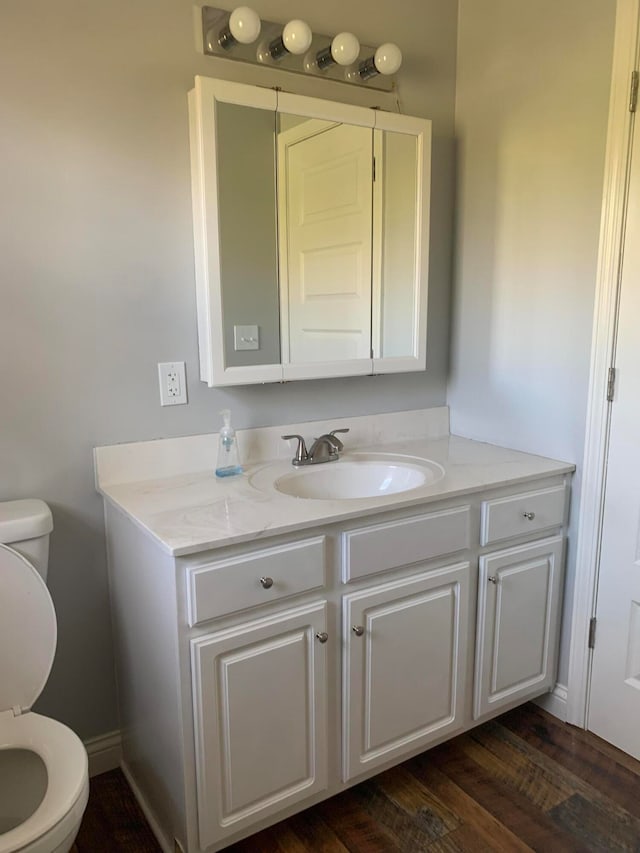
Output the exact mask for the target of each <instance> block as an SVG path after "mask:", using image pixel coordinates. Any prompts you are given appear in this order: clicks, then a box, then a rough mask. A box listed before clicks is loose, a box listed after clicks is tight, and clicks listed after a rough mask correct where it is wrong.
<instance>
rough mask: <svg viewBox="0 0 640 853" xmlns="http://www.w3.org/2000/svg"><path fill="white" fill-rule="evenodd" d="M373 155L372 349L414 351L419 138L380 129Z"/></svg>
mask: <svg viewBox="0 0 640 853" xmlns="http://www.w3.org/2000/svg"><path fill="white" fill-rule="evenodd" d="M374 155H375V164H376V174H375V183H374V190H373V275H372V281H373V306H372V312H373V320H372V336H373V337H372V348H373V354H374V357H375V358H397V357H401V356H411V355H413V353H414V351H415V346H416V341H415V340H414V336H415V331H416V323H415V317H416V312H417V310H418V306H417V305H416V294H417V288H416V271H417V263H418V258H417V251H418V246H417V237H418V232H417V227H416V225H417V223H416V213H417V210H418V201H417V194H418V192H419V189H420V187H419V183H418V174H417V170H418V152H417V141H416V137H415V135H412V134H407V133H394V132H392V131H389V130H385V131H381V130H375V131H374Z"/></svg>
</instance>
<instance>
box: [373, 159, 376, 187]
mask: <svg viewBox="0 0 640 853" xmlns="http://www.w3.org/2000/svg"><path fill="white" fill-rule="evenodd" d="M372 171H373V182H374V183H375V180H376V158H375V157H374V158H373V167H372Z"/></svg>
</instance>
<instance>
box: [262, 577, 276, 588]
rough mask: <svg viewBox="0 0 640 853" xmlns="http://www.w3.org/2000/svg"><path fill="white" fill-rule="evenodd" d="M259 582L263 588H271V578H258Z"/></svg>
mask: <svg viewBox="0 0 640 853" xmlns="http://www.w3.org/2000/svg"><path fill="white" fill-rule="evenodd" d="M260 583H261V584H262V586H263V588H264V589H271V587H272V586H273V578H260Z"/></svg>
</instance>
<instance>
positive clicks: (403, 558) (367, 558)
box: [342, 506, 470, 583]
mask: <svg viewBox="0 0 640 853" xmlns="http://www.w3.org/2000/svg"><path fill="white" fill-rule="evenodd" d="M469 537H470V508H469V507H468V506H461V507H455V508H453V509H447V510H443V511H442V512H432V513H429V514H427V515H418V516H414V517H413V518H402V519H400V520H398V521H391V522H389V523H387V524H375V525H373V526H371V527H361V528H356V529H355V530H347V531H346V532H345V533H343V534H342V582H343V583H349V581H354V580H359V579H360V578H364V577H367V576H368V575H375V574H377V573H378V572H384V571H386V570H387V569H395V568H398V567H399V566H406V565H410V564H411V563H418V562H421V561H423V560H431V559H433V558H434V557H441V556H444V555H445V554H453V553H454V552H455V551H463V550H465V549H466V548H469V547H470V541H469Z"/></svg>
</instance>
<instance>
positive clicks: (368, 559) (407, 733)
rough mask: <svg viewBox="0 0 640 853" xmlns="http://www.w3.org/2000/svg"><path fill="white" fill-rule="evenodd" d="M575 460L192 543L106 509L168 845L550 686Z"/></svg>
mask: <svg viewBox="0 0 640 853" xmlns="http://www.w3.org/2000/svg"><path fill="white" fill-rule="evenodd" d="M566 470H567V469H565V471H563V472H560V473H556V474H550V475H548V476H546V477H538V478H537V479H534V480H529V481H527V482H525V483H524V484H523V483H522V482H520V483H516V484H514V485H511V486H510V485H509V484H508V482H507V483H506V484H505V483H504V482H502V483H501V484H500V485H499V486H497V487H495V488H493V489H485V490H484V491H482V490H479V489H476V490H475V491H474V490H470V489H467V490H466V491H459V492H457V493H454V494H451V495H449V496H446V497H443V498H441V499H439V500H433V499H432V500H430V501H425V502H424V503H422V504H417V505H414V506H409V507H405V508H393V507H391V508H389V509H388V510H387V511H382V512H380V510H379V508H374V510H373V511H363V512H359V513H353V514H352V515H351V517H350V518H347V519H343V520H340V519H338V520H332V521H331V522H326V523H316V524H315V525H310V526H309V527H308V528H301V529H297V530H295V531H294V532H291V533H286V534H282V533H281V534H279V535H278V534H277V532H276V533H274V535H272V536H271V537H270V538H269V539H263V538H262V539H260V540H259V541H247V542H244V543H234V544H230V545H228V546H226V545H223V546H222V547H219V548H214V549H211V550H208V551H204V552H202V553H197V552H195V553H190V554H187V555H184V556H171V555H169V554H167V552H166V551H163V550H162V548H160V546H159V545H158V544H157V542H155V541H153V540H152V539H151V538H150V537H149V536H148V535H147V533H145V532H144V531H143V530H141V529H140V527H139V526H137V525H136V524H135V523H134V522H133V521H132V520H131V519H130V518H129V517H127V516H126V515H125V514H124V513H122V512H120V511H119V510H118V509H117V508H115V507H113V506H111V505H110V504H107V531H108V540H109V563H110V567H109V568H110V586H111V596H112V606H113V608H114V631H115V634H116V649H117V665H118V686H119V698H120V706H121V717H122V729H123V767H124V769H125V772H126V774H127V777H128V779H129V780H130V782H131V783H132V786H133V788H134V793H135V794H136V796H137V797H138V799H139V801H140V802H141V804H142V806H143V808H144V810H145V812H146V814H147V816H148V817H149V818H150V821H151V824H152V826H153V828H154V830H155V831H156V834H157V835H158V838H159V841H160V843H161V845H162V847H163V850H165V851H167V853H173V851H174V849H178V850H184V851H185V853H215V851H218V850H222V849H223V848H224V847H226V846H227V845H229V844H231V843H233V842H235V841H238V840H240V839H241V838H243V837H246V836H248V835H250V834H251V833H253V832H257V831H258V830H260V829H262V828H264V827H266V826H268V825H270V824H272V823H275V822H276V821H278V820H281V819H282V818H285V817H287V816H289V815H291V814H293V813H295V812H296V811H299V810H301V809H303V808H307V807H309V806H311V805H313V804H315V803H317V802H319V801H320V800H322V799H325V798H327V797H329V796H332V795H334V794H337V793H339V792H340V791H342V790H344V789H345V788H346V787H348V786H350V785H353V784H356V783H357V782H359V781H362V780H364V779H366V778H368V777H369V776H372V775H374V774H375V773H376V772H379V771H381V770H384V769H386V768H388V767H391V766H393V765H394V764H397V763H398V762H400V761H402V760H404V759H406V758H408V757H411V756H413V755H415V754H417V753H419V752H421V751H423V750H424V749H426V748H428V747H430V746H433V745H435V744H436V743H439V742H441V741H443V740H446V739H447V738H449V737H452V736H453V735H455V734H458V733H460V732H463V731H465V730H467V729H469V728H471V727H473V726H474V725H477V724H478V723H479V722H481V721H483V720H485V719H488V718H490V717H491V716H494V715H496V714H498V713H500V712H501V711H502V710H506V709H507V708H511V707H514V706H515V705H517V704H520V703H521V702H523V701H526V700H527V699H530V698H533V697H535V696H539V695H541V694H542V693H544V692H546V691H548V690H549V689H551V688H552V687H553V685H554V681H555V669H556V660H557V647H558V639H559V622H560V606H561V597H562V578H563V559H564V532H565V528H566V523H567V497H568V482H569V477H570V474H568V473H566ZM176 845H177V846H176Z"/></svg>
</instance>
